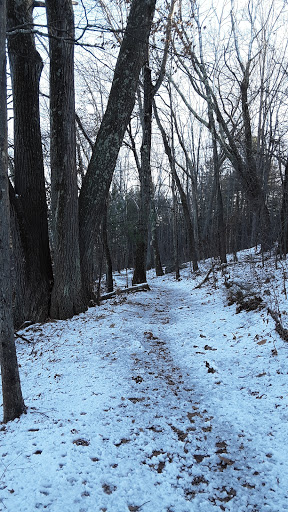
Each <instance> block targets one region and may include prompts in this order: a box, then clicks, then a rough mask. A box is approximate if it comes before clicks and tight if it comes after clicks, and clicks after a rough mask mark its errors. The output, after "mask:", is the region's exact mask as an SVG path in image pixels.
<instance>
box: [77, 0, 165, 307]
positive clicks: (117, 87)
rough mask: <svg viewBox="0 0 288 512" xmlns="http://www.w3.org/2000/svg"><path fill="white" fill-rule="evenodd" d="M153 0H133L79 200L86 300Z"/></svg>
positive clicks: (133, 96) (136, 81)
mask: <svg viewBox="0 0 288 512" xmlns="http://www.w3.org/2000/svg"><path fill="white" fill-rule="evenodd" d="M155 3H156V0H133V1H132V4H131V9H130V13H129V17H128V21H127V27H126V30H125V34H124V37H123V42H122V44H121V48H120V52H119V56H118V60H117V64H116V68H115V72H114V78H113V82H112V86H111V91H110V95H109V100H108V104H107V108H106V112H105V114H104V117H103V120H102V123H101V126H100V129H99V132H98V135H97V139H96V142H95V145H94V148H93V151H92V157H91V160H90V163H89V166H88V171H87V173H86V176H85V178H84V180H83V185H82V189H81V193H80V197H79V206H80V209H79V214H80V255H81V270H82V280H83V284H84V288H85V296H86V297H85V298H86V300H87V299H88V300H89V298H90V295H91V286H92V285H93V283H92V282H91V281H92V277H91V263H92V262H91V260H92V257H93V247H94V243H95V240H96V236H97V234H98V233H99V229H100V225H101V221H102V215H103V210H104V204H105V201H106V198H107V196H108V193H109V188H110V184H111V181H112V177H113V173H114V169H115V165H116V161H117V156H118V153H119V149H120V147H121V144H122V141H123V137H124V134H125V131H126V128H127V125H128V122H129V119H130V116H131V113H132V110H133V108H134V104H135V93H136V88H137V84H138V80H139V73H140V70H141V68H142V67H143V65H144V62H145V55H146V50H147V45H148V39H149V34H150V29H151V25H152V20H153V15H154V10H155Z"/></svg>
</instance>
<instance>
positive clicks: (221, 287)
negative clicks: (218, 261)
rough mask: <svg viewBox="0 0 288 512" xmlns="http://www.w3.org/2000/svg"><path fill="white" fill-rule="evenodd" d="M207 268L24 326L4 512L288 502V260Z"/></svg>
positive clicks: (263, 507)
mask: <svg viewBox="0 0 288 512" xmlns="http://www.w3.org/2000/svg"><path fill="white" fill-rule="evenodd" d="M210 266H211V261H208V262H206V263H202V264H201V270H200V272H199V273H198V274H197V275H196V276H195V275H194V274H193V273H192V272H191V271H190V269H189V267H188V268H187V269H185V270H183V271H182V275H181V281H179V282H177V281H175V280H174V277H173V276H172V275H171V274H170V275H166V276H164V277H162V278H155V277H153V273H152V272H151V273H150V274H149V284H150V287H151V291H150V292H139V293H136V294H133V295H132V294H129V295H127V296H123V295H119V296H117V297H116V298H115V299H110V300H109V301H105V302H103V304H102V305H101V306H100V307H96V308H91V309H89V311H88V312H87V313H86V314H82V315H79V316H77V317H74V318H73V319H71V320H68V321H57V322H49V323H47V324H43V325H39V324H37V325H33V326H30V327H29V328H27V329H25V330H24V331H21V333H20V334H21V335H22V336H23V337H24V338H25V340H24V339H23V338H18V340H17V348H18V358H19V363H20V365H21V368H20V371H21V379H22V386H23V394H24V397H25V402H26V405H27V406H28V413H27V414H26V415H24V416H22V417H21V418H20V419H19V420H16V421H14V422H13V423H9V424H7V425H3V426H2V429H1V431H0V439H1V442H0V457H1V458H0V461H1V466H0V510H1V511H2V510H3V511H9V512H16V511H17V512H32V511H35V510H40V511H44V510H47V511H50V512H58V511H59V512H84V511H85V512H104V511H107V512H129V511H130V512H133V511H134V512H136V511H138V510H139V511H140V510H141V511H143V512H192V511H193V512H194V511H195V512H196V511H197V512H198V511H204V512H210V511H211V512H214V511H218V510H219V511H221V510H224V511H225V510H227V511H235V512H244V511H245V512H264V511H267V512H273V511H275V512H280V511H284V510H288V469H287V459H288V448H287V445H288V434H287V420H288V408H287V403H288V400H287V372H288V364H287V363H288V343H287V342H286V341H284V340H283V339H281V337H280V336H279V334H278V333H277V332H276V330H275V321H274V320H273V319H272V317H271V314H269V313H268V308H270V310H271V311H272V314H274V316H275V315H276V316H277V318H278V319H279V321H280V322H281V325H282V326H283V327H285V325H286V326H288V321H286V320H287V315H288V304H287V299H286V272H287V265H286V263H283V262H282V263H281V265H279V263H278V268H275V261H274V260H273V259H271V260H269V261H265V264H264V267H263V266H262V262H261V258H260V257H259V256H256V255H254V254H253V253H252V252H251V251H246V252H243V253H241V259H240V261H239V262H238V263H236V264H234V263H232V261H231V262H230V263H229V265H228V266H227V267H226V268H225V269H222V270H220V269H217V267H215V269H214V271H212V272H211V273H210V275H209V279H208V280H207V282H206V283H205V284H203V285H202V286H201V287H200V288H198V289H196V288H195V287H196V285H197V284H199V283H201V282H202V281H203V279H204V277H205V275H206V273H207V271H208V270H209V268H210ZM116 279H117V280H118V282H119V283H120V282H121V276H116ZM123 280H124V276H123ZM224 283H226V286H225V284H224ZM228 295H229V298H228ZM255 297H256V299H255ZM257 297H258V299H257ZM259 297H260V299H262V301H260V300H259ZM235 301H236V302H235ZM237 301H238V303H237ZM228 304H231V305H228ZM256 306H260V307H257V309H254V310H253V309H252V308H253V307H256ZM243 308H246V309H248V311H247V310H245V309H243ZM249 309H252V310H251V311H249ZM237 311H239V312H237ZM273 312H274V313H273ZM278 330H279V329H278ZM284 334H285V333H284ZM27 340H29V342H28V341H27Z"/></svg>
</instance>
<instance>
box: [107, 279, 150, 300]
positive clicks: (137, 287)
mask: <svg viewBox="0 0 288 512" xmlns="http://www.w3.org/2000/svg"><path fill="white" fill-rule="evenodd" d="M149 290H150V287H149V285H148V283H142V284H136V285H134V286H130V288H123V289H122V290H116V291H115V292H110V293H106V294H105V295H102V297H100V302H101V301H102V300H107V299H112V298H113V297H117V295H123V293H135V292H145V291H149Z"/></svg>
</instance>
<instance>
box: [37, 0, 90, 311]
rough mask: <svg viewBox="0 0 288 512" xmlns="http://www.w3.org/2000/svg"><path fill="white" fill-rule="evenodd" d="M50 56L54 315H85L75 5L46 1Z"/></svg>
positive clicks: (61, 1) (59, 1) (67, 2)
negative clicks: (80, 239) (81, 262)
mask: <svg viewBox="0 0 288 512" xmlns="http://www.w3.org/2000/svg"><path fill="white" fill-rule="evenodd" d="M46 11H47V20H48V32H49V36H50V37H49V54H50V125H51V142H50V154H51V212H52V223H51V225H52V245H53V260H54V266H53V270H54V287H53V290H52V295H51V309H50V316H51V317H52V318H59V319H66V318H71V317H72V316H73V315H76V314H78V313H80V312H82V311H85V309H86V308H85V305H84V300H83V296H82V281H81V271H80V252H79V218H78V188H77V170H76V132H75V91H74V43H73V41H74V15H73V8H72V3H71V0H46Z"/></svg>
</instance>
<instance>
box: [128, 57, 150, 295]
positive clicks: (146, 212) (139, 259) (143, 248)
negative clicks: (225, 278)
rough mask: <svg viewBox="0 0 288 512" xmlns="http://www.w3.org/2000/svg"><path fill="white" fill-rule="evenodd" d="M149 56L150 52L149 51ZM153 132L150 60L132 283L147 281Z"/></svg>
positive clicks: (145, 71)
mask: <svg viewBox="0 0 288 512" xmlns="http://www.w3.org/2000/svg"><path fill="white" fill-rule="evenodd" d="M147 58H148V53H147ZM151 132H152V82H151V69H150V68H149V64H148V62H147V63H146V65H145V66H144V118H143V136H142V145H141V164H140V167H139V178H140V205H139V218H138V223H137V226H136V232H135V246H136V247H135V256H134V274H133V279H132V284H133V285H134V284H140V283H146V281H147V279H146V258H147V244H148V227H149V218H150V209H151V197H152V176H151V166H150V155H151Z"/></svg>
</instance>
